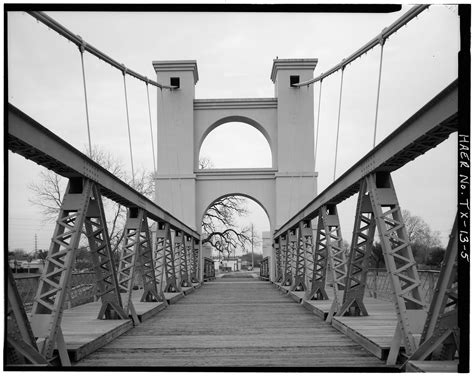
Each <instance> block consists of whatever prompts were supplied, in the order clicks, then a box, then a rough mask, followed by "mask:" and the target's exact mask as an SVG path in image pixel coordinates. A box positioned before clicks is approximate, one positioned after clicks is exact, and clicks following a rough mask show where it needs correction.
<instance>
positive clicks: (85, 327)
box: [61, 302, 133, 362]
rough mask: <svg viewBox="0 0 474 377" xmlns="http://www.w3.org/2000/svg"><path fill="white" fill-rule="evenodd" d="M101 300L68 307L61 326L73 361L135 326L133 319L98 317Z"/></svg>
mask: <svg viewBox="0 0 474 377" xmlns="http://www.w3.org/2000/svg"><path fill="white" fill-rule="evenodd" d="M99 310H100V302H91V303H88V304H85V305H81V306H77V307H74V308H71V309H67V310H65V311H64V313H63V319H62V322H61V327H62V331H63V335H64V340H65V342H66V347H67V351H68V354H69V357H70V359H71V361H73V362H76V361H78V360H80V359H82V358H84V357H85V356H87V355H89V354H90V353H92V352H94V351H95V350H97V349H99V348H100V347H103V346H104V345H106V344H108V343H110V342H111V341H112V340H114V339H115V338H117V337H118V336H120V335H121V334H123V333H125V332H127V331H128V330H130V329H131V328H133V322H132V320H130V319H128V320H101V319H97V314H98V313H99Z"/></svg>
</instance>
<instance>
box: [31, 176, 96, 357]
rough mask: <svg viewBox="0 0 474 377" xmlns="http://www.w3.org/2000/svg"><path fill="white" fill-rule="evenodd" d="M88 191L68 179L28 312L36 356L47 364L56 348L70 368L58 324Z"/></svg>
mask: <svg viewBox="0 0 474 377" xmlns="http://www.w3.org/2000/svg"><path fill="white" fill-rule="evenodd" d="M91 190H92V182H91V181H90V180H83V179H82V178H70V179H69V183H68V186H67V188H66V193H65V195H64V198H63V201H62V203H61V208H60V209H59V215H58V219H57V220H56V227H55V230H54V234H53V237H52V239H51V246H50V248H49V251H48V255H47V257H46V262H45V267H44V270H43V273H42V275H41V277H40V281H39V284H38V291H37V294H36V297H35V301H34V303H33V308H32V315H31V327H32V330H33V333H34V335H35V337H36V338H38V341H37V343H38V342H39V343H38V344H40V347H39V350H40V353H41V354H42V355H43V357H44V358H45V359H46V360H50V359H51V357H52V356H53V351H54V349H55V345H57V348H58V351H59V355H60V359H61V363H62V365H63V366H69V365H71V364H70V360H69V357H68V354H67V350H66V344H65V342H64V337H63V334H62V330H61V320H62V315H63V310H64V304H65V300H66V294H67V288H68V286H69V281H70V279H71V273H72V267H73V264H74V254H75V251H76V250H77V247H78V245H79V240H80V237H81V232H82V228H83V225H84V220H85V217H86V212H87V207H88V205H89V199H90V196H91Z"/></svg>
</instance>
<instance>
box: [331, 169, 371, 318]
mask: <svg viewBox="0 0 474 377" xmlns="http://www.w3.org/2000/svg"><path fill="white" fill-rule="evenodd" d="M374 234H375V218H374V214H373V211H372V204H371V202H370V197H369V195H368V194H367V181H366V179H365V178H364V179H363V180H362V181H361V184H360V190H359V197H358V199H357V207H356V217H355V222H354V232H353V234H352V242H351V249H350V253H349V257H348V265H347V271H348V274H347V277H346V282H345V287H344V299H343V302H342V305H341V308H340V309H339V311H338V312H337V314H336V315H348V316H366V315H368V313H367V309H366V307H365V305H364V294H365V286H366V284H367V272H368V268H369V261H370V256H371V254H372V245H373V241H374Z"/></svg>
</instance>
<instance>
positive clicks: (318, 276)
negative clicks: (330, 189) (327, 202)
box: [306, 206, 330, 300]
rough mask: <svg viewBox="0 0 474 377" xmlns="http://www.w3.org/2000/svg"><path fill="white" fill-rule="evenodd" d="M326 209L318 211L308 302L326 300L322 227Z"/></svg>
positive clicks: (326, 255)
mask: <svg viewBox="0 0 474 377" xmlns="http://www.w3.org/2000/svg"><path fill="white" fill-rule="evenodd" d="M326 215H327V213H326V207H325V206H323V207H322V208H321V209H320V210H319V215H318V226H317V230H316V242H315V243H314V251H313V271H312V276H311V290H310V291H308V292H307V295H306V299H308V300H328V295H327V293H326V272H327V266H328V248H329V247H330V245H328V244H327V238H328V237H327V233H326V228H325V227H324V222H323V216H326Z"/></svg>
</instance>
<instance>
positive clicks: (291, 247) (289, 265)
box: [281, 230, 297, 287]
mask: <svg viewBox="0 0 474 377" xmlns="http://www.w3.org/2000/svg"><path fill="white" fill-rule="evenodd" d="M283 242H285V246H284V248H283V245H282V252H284V260H285V264H284V275H283V280H282V283H281V285H282V286H285V287H289V286H291V285H292V284H293V260H294V255H295V252H296V242H297V238H296V234H295V231H293V230H290V231H288V233H287V234H286V237H285V240H284V241H283Z"/></svg>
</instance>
